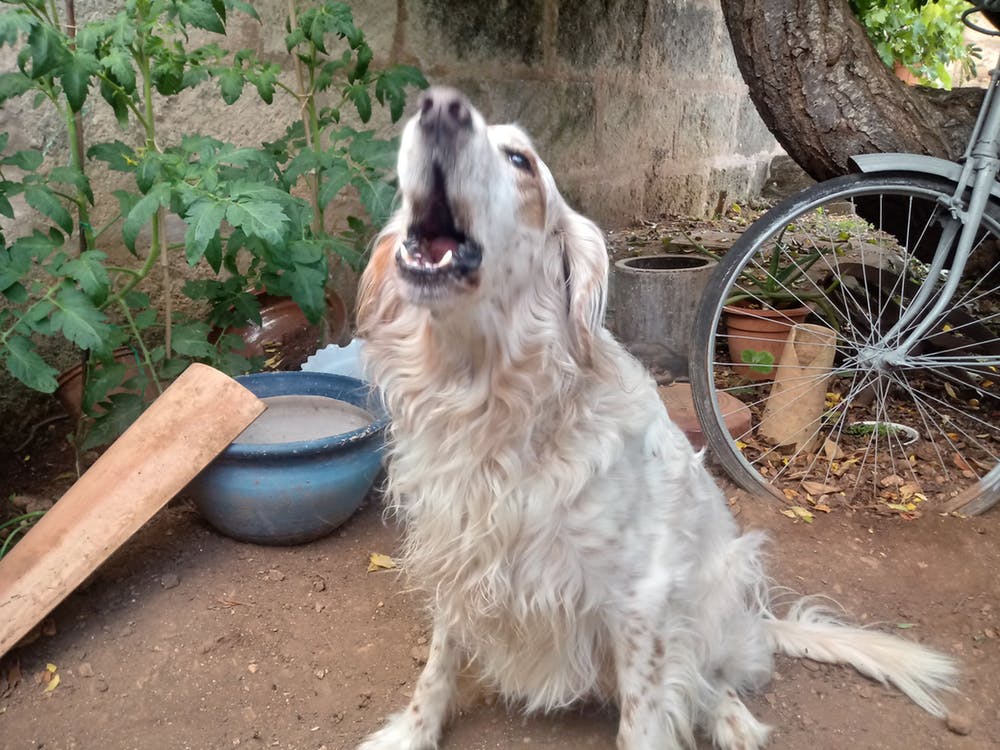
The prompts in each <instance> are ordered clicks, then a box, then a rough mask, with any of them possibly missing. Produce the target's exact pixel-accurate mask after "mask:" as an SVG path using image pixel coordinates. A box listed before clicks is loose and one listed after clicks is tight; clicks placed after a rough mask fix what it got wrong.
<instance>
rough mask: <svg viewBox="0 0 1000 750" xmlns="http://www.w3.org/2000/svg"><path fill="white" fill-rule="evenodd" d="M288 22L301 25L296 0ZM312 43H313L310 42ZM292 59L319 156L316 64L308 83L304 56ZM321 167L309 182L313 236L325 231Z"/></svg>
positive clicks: (310, 139) (310, 141)
mask: <svg viewBox="0 0 1000 750" xmlns="http://www.w3.org/2000/svg"><path fill="white" fill-rule="evenodd" d="M288 22H289V24H290V25H291V27H292V28H294V27H296V26H298V25H299V21H298V16H297V9H296V7H295V0H288ZM310 44H311V43H310ZM312 53H313V59H315V56H316V49H315V46H313V50H312ZM292 59H293V60H295V76H296V78H297V79H298V82H299V90H298V92H297V93H296V98H297V99H298V100H299V117H300V118H301V119H302V126H303V128H302V129H303V130H304V131H305V136H306V148H308V149H309V150H310V151H313V152H315V154H316V156H317V161H318V157H319V154H320V151H319V132H320V128H319V118H318V117H317V115H316V89H315V75H316V70H315V68H316V66H315V64H313V65H310V66H309V82H308V86H307V85H306V74H305V69H304V66H303V64H302V58H301V57H299V55H297V54H295V52H294V51H293V52H292ZM320 172H321V170H320V168H319V167H316V169H315V170H313V171H312V172H310V173H309V175H308V179H307V182H308V183H309V203H310V205H311V206H312V210H313V220H312V230H313V236H315V237H318V236H320V235H321V234H322V233H323V213H322V211H321V210H320V205H319V185H320Z"/></svg>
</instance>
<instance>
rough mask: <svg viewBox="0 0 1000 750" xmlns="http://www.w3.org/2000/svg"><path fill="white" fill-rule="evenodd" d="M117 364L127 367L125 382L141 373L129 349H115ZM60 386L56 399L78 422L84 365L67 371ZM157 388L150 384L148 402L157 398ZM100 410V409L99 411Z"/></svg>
mask: <svg viewBox="0 0 1000 750" xmlns="http://www.w3.org/2000/svg"><path fill="white" fill-rule="evenodd" d="M112 356H113V357H114V358H115V361H116V362H121V363H122V364H124V365H125V380H130V379H132V378H134V377H136V376H137V375H139V373H140V365H139V361H138V359H137V357H136V354H135V352H133V351H132V350H131V349H129V348H127V347H122V348H121V349H115V351H114V352H113V353H112ZM57 381H58V383H59V386H58V387H57V388H56V398H57V399H59V403H61V404H62V406H63V409H65V410H66V413H67V414H69V416H70V419H71V420H73V422H76V421H77V420H79V419H80V417H81V416H82V414H83V364H82V363H81V364H78V365H74V366H73V367H71V368H69V369H68V370H65V371H64V372H63V373H62V374H61V375H59V377H58V378H57ZM128 392H129V389H127V388H114V389H112V390H110V391H108V395H109V396H110V395H112V394H115V393H128ZM157 395H158V394H157V392H156V388H155V387H154V386H153V384H152V382H150V384H149V388H147V391H146V393H144V394H143V396H144V398H145V400H146V401H147V402H152V401H153V399H155V398H156V396H157ZM99 410H100V409H99Z"/></svg>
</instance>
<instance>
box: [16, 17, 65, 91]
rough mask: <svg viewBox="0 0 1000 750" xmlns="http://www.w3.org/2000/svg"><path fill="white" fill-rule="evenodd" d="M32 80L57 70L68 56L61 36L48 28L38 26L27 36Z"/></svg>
mask: <svg viewBox="0 0 1000 750" xmlns="http://www.w3.org/2000/svg"><path fill="white" fill-rule="evenodd" d="M28 49H29V50H30V55H29V58H30V60H31V72H30V74H29V75H31V77H32V78H35V79H38V78H41V77H43V76H46V75H48V74H50V73H52V72H53V71H55V70H57V69H58V68H59V66H60V65H62V64H63V61H64V60H65V59H66V57H67V56H68V52H67V50H66V46H65V42H64V41H63V39H62V37H61V35H60V34H59V33H58V32H56V31H55V30H54V29H52V28H51V27H50V26H47V25H44V24H38V25H37V26H35V27H33V28H32V29H31V33H29V34H28ZM26 72H27V71H26Z"/></svg>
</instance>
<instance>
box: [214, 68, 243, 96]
mask: <svg viewBox="0 0 1000 750" xmlns="http://www.w3.org/2000/svg"><path fill="white" fill-rule="evenodd" d="M244 81H245V79H244V77H243V72H242V71H240V70H236V69H235V68H228V69H226V70H224V71H223V72H222V75H220V76H219V89H220V90H221V91H222V100H223V101H224V102H225V103H226V104H233V103H235V102H236V100H237V99H239V98H240V96H242V94H243V83H244Z"/></svg>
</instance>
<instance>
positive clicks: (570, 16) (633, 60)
mask: <svg viewBox="0 0 1000 750" xmlns="http://www.w3.org/2000/svg"><path fill="white" fill-rule="evenodd" d="M358 15H359V17H360V18H361V19H362V20H366V19H368V18H370V19H371V23H369V24H368V26H367V28H368V29H369V33H373V32H374V33H375V34H376V35H377V38H376V41H377V42H381V41H383V40H385V41H386V42H388V43H389V44H388V45H386V46H382V45H380V48H382V49H391V50H392V56H393V57H394V58H395V59H397V60H401V61H406V62H413V63H416V64H418V65H420V66H421V67H422V68H423V69H424V71H425V72H426V73H427V75H428V77H429V79H430V80H431V81H432V82H447V83H450V84H453V85H456V86H458V87H460V88H462V89H463V90H465V91H466V92H467V93H468V94H469V95H470V96H471V97H472V98H473V100H474V101H475V102H476V104H477V106H478V107H479V108H480V109H481V110H483V111H484V113H485V114H486V116H487V119H489V120H493V121H504V120H506V121H515V122H518V123H519V124H521V125H523V126H524V127H525V128H527V129H528V131H529V132H530V133H532V135H533V137H534V139H535V141H536V144H537V146H538V149H539V150H540V152H541V154H542V156H543V158H544V159H545V160H546V161H547V162H548V163H549V165H550V167H551V168H552V171H553V173H554V174H555V175H556V179H557V180H558V181H559V183H560V185H561V186H562V189H563V192H564V193H566V195H567V197H568V198H569V199H570V201H571V202H572V203H574V204H575V205H576V206H578V207H579V208H580V209H581V210H583V211H584V212H585V213H588V214H589V215H591V216H592V217H594V218H595V219H597V220H598V221H600V222H602V223H603V224H604V225H605V226H619V225H621V224H623V223H626V222H628V221H630V220H632V219H635V218H638V217H645V218H650V217H656V216H657V215H659V214H661V213H663V212H673V213H683V214H695V215H699V214H706V213H711V212H713V211H715V210H716V207H717V206H718V204H719V203H720V199H722V198H725V197H728V198H729V199H743V198H745V197H746V196H748V195H752V194H755V193H756V192H757V191H758V190H759V188H760V187H761V185H762V184H763V180H764V178H765V175H766V170H767V164H768V162H769V161H770V159H771V157H772V156H773V154H774V153H775V151H776V148H777V146H776V144H775V142H774V140H773V138H772V137H771V135H770V134H769V133H768V132H767V130H766V128H765V127H764V125H763V123H762V122H761V120H760V118H759V117H758V115H757V112H756V110H755V109H754V107H753V104H752V103H751V102H750V99H749V97H748V94H747V89H746V86H745V84H744V83H743V80H742V79H741V78H740V74H739V70H738V69H737V67H736V61H735V59H734V57H733V53H732V49H731V47H730V44H729V39H728V36H727V33H726V29H725V24H724V23H723V20H722V14H721V11H720V10H719V8H718V3H717V2H715V1H714V0H661V1H660V2H655V1H649V0H575V1H574V0H501V1H500V2H496V3H491V4H485V3H479V2H470V1H469V0H398V2H395V3H392V2H385V1H383V2H373V3H368V4H366V5H365V7H364V9H363V10H362V9H361V8H360V7H359V12H358Z"/></svg>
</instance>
